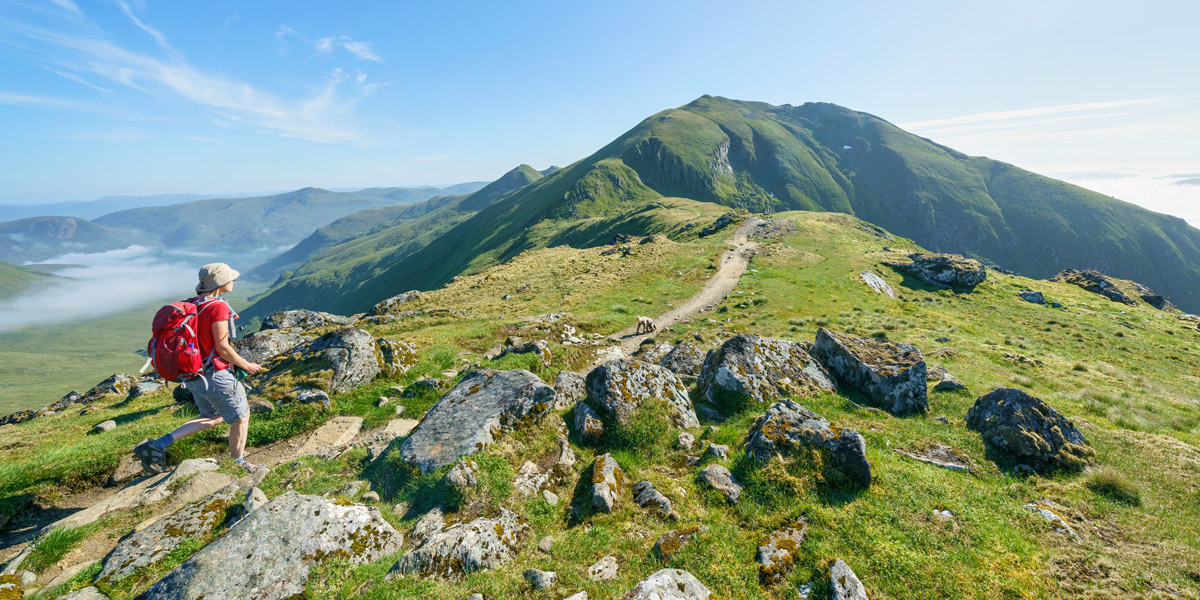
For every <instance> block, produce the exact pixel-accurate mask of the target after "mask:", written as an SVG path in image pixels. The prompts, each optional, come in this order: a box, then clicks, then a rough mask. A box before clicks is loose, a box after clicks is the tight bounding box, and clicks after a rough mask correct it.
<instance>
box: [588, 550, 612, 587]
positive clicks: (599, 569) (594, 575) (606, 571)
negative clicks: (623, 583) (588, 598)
mask: <svg viewBox="0 0 1200 600" xmlns="http://www.w3.org/2000/svg"><path fill="white" fill-rule="evenodd" d="M617 570H618V564H617V557H615V556H605V557H604V558H601V559H600V560H598V561H596V562H595V563H594V564H593V565H592V566H590V567H588V570H587V574H588V579H590V580H592V581H608V580H610V579H616V578H617Z"/></svg>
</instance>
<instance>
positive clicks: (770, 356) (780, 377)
mask: <svg viewBox="0 0 1200 600" xmlns="http://www.w3.org/2000/svg"><path fill="white" fill-rule="evenodd" d="M698 390H699V392H700V394H701V396H702V397H703V398H704V399H705V400H707V401H709V402H713V403H716V404H718V405H721V406H724V407H725V408H726V409H727V410H736V409H737V408H739V407H741V406H743V405H744V404H746V403H758V404H764V403H766V402H769V401H771V400H773V399H775V398H778V397H780V396H783V395H800V396H807V395H813V394H820V393H826V392H834V391H837V386H836V385H835V384H834V383H833V378H832V377H830V375H829V372H828V371H826V370H825V367H823V366H821V364H820V363H819V362H817V360H816V359H814V358H813V357H812V356H810V355H809V354H808V352H807V351H806V350H805V348H804V346H802V345H800V344H797V343H794V342H788V341H784V340H777V339H772V338H764V337H759V336H756V335H746V334H742V335H737V336H734V337H732V338H730V339H729V340H727V341H726V342H725V343H724V344H722V345H721V347H720V348H717V349H715V350H710V351H709V352H708V355H707V356H705V358H704V367H703V368H702V369H701V371H700V379H699V382H698Z"/></svg>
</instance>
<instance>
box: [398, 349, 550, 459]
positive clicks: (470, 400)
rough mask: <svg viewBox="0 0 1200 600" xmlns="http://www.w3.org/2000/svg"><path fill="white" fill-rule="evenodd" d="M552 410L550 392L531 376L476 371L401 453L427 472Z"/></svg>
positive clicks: (444, 399) (447, 397) (445, 398)
mask: <svg viewBox="0 0 1200 600" xmlns="http://www.w3.org/2000/svg"><path fill="white" fill-rule="evenodd" d="M553 405H554V388H551V387H550V386H548V385H546V384H545V383H542V380H541V379H538V377H537V375H534V374H533V373H530V372H529V371H526V370H524V369H515V370H511V371H494V370H491V369H478V370H476V371H473V372H471V373H470V374H469V375H467V376H466V377H463V379H462V381H460V382H459V383H458V385H457V386H455V387H454V389H452V390H450V391H449V392H447V393H446V395H445V396H442V398H441V399H440V400H438V401H437V404H434V405H433V408H430V409H429V412H428V413H426V414H425V418H424V419H422V420H421V423H420V424H419V425H417V427H416V429H413V431H412V433H411V434H409V436H408V439H406V440H404V445H403V446H401V447H400V453H401V456H403V457H404V460H405V461H407V462H408V463H409V464H411V465H413V466H415V467H417V468H418V469H420V470H421V472H422V473H428V472H430V471H433V470H434V469H437V468H439V467H442V466H445V465H448V464H451V463H453V462H454V461H456V460H458V459H459V458H461V457H463V456H467V455H469V454H473V453H475V452H478V451H479V450H482V449H484V448H486V447H488V446H490V445H491V444H492V443H493V442H495V441H496V439H498V438H499V437H501V436H503V435H504V434H506V433H507V432H509V431H511V430H513V429H516V428H521V427H526V426H528V425H531V424H533V423H536V422H538V421H539V420H541V418H542V417H543V416H545V415H546V413H548V412H549V411H550V407H551V406H553Z"/></svg>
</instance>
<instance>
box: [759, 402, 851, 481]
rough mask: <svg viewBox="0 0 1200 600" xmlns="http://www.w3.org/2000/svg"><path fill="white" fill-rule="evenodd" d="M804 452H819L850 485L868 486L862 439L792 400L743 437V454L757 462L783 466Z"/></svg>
mask: <svg viewBox="0 0 1200 600" xmlns="http://www.w3.org/2000/svg"><path fill="white" fill-rule="evenodd" d="M807 449H814V450H817V451H820V452H822V453H823V454H824V456H825V457H826V458H827V460H828V465H829V466H830V467H832V468H833V469H835V470H836V471H837V472H838V473H840V474H841V475H842V476H843V477H844V478H845V479H847V480H848V481H850V482H851V483H853V484H855V485H858V486H861V487H864V488H865V487H869V486H870V485H871V465H870V464H869V463H868V462H867V454H866V441H865V440H863V437H862V436H861V435H859V434H858V432H857V431H854V430H853V429H845V428H843V427H837V426H834V425H831V424H830V423H829V421H827V420H825V419H824V418H822V417H821V416H820V415H818V414H816V413H814V412H812V411H810V410H808V409H806V408H804V407H803V406H801V405H800V404H798V403H796V402H795V401H794V400H790V399H786V400H783V401H781V402H776V403H775V404H772V405H771V407H770V408H768V409H767V412H766V413H765V414H763V416H761V417H759V418H758V420H757V421H755V422H754V425H753V426H752V427H751V428H750V434H749V435H748V436H746V453H747V454H749V455H750V456H752V457H754V459H755V460H758V461H759V462H766V461H768V460H771V459H772V458H775V457H779V458H781V459H783V460H785V462H786V461H787V459H788V458H790V457H792V456H795V455H796V454H798V453H799V452H801V451H804V450H807Z"/></svg>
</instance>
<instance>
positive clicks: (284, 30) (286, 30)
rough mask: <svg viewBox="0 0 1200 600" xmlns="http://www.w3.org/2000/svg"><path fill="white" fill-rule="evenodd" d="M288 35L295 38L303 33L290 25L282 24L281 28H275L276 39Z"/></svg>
mask: <svg viewBox="0 0 1200 600" xmlns="http://www.w3.org/2000/svg"><path fill="white" fill-rule="evenodd" d="M288 36H291V37H295V38H300V37H301V35H300V34H299V33H296V30H295V29H292V28H291V27H288V26H287V25H280V26H279V29H276V30H275V39H278V40H282V39H283V38H285V37H288Z"/></svg>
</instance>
